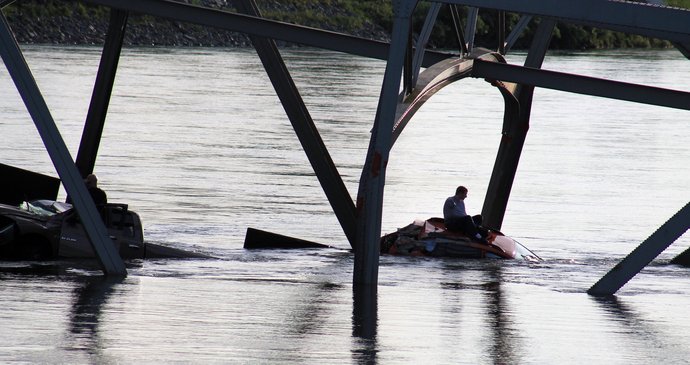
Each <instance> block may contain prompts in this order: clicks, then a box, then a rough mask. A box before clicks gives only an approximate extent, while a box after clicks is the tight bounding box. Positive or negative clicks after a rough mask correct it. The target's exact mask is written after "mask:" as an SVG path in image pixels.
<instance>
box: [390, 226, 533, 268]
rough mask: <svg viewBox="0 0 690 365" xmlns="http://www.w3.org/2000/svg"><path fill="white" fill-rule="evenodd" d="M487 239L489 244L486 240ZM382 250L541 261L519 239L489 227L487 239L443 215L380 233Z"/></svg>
mask: <svg viewBox="0 0 690 365" xmlns="http://www.w3.org/2000/svg"><path fill="white" fill-rule="evenodd" d="M487 243H488V244H487ZM380 248H381V254H391V255H406V256H432V257H458V258H496V259H522V260H529V261H541V258H540V257H539V256H537V255H536V254H535V253H534V252H532V251H530V250H529V249H528V248H527V247H525V246H523V245H522V244H521V243H520V242H518V241H516V240H514V239H512V238H510V237H508V236H505V235H503V234H502V233H501V232H497V231H491V230H489V234H488V236H487V237H486V242H479V241H478V240H476V239H471V238H469V237H468V236H467V235H465V234H463V233H460V232H454V231H449V230H448V229H446V226H445V223H444V221H443V218H429V219H427V220H424V221H422V220H416V221H414V222H413V223H411V224H409V225H407V226H405V227H403V228H400V229H398V230H397V231H396V232H393V233H389V234H386V235H384V236H383V237H381V241H380Z"/></svg>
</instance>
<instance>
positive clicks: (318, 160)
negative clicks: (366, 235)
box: [237, 0, 356, 246]
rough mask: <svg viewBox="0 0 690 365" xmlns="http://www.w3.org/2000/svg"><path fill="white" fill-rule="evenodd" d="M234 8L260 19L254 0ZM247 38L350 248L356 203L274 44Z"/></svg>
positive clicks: (352, 242)
mask: <svg viewBox="0 0 690 365" xmlns="http://www.w3.org/2000/svg"><path fill="white" fill-rule="evenodd" d="M237 6H238V7H239V9H240V11H242V12H244V13H246V14H248V15H252V16H261V15H260V13H259V9H258V8H257V7H256V3H254V1H253V0H242V1H239V2H237ZM249 37H250V38H251V40H252V44H254V48H255V49H256V52H257V54H258V55H259V58H261V62H262V63H263V65H264V69H265V70H266V73H267V74H268V77H269V78H270V79H271V83H272V84H273V88H274V89H275V90H276V94H278V97H279V98H280V102H281V103H282V105H283V109H285V113H286V114H287V116H288V118H289V119H290V123H292V128H293V129H294V130H295V133H296V134H297V138H298V139H299V141H300V143H301V144H302V148H304V152H305V153H306V154H307V158H308V159H309V162H310V163H311V165H312V168H313V169H314V172H315V173H316V177H317V178H318V179H319V182H320V183H321V187H322V188H323V190H324V192H325V193H326V197H327V198H328V201H329V202H330V204H331V207H332V208H333V212H334V213H335V215H336V217H337V218H338V221H339V222H340V225H341V227H342V228H343V231H344V232H345V236H347V239H348V241H350V245H353V246H354V242H355V229H356V216H355V214H356V213H355V204H354V203H353V201H352V198H351V197H350V193H349V192H348V191H347V188H346V187H345V183H343V180H342V179H341V177H340V173H338V169H337V167H336V166H335V164H334V163H333V160H332V159H331V156H330V154H329V153H328V149H327V148H326V145H325V144H324V143H323V140H322V139H321V136H320V135H319V131H318V130H317V128H316V125H315V124H314V121H313V120H312V118H311V115H309V111H308V110H307V107H306V106H305V105H304V101H303V100H302V97H301V96H300V94H299V91H298V90H297V86H295V83H294V82H293V80H292V77H291V76H290V72H289V71H288V69H287V67H286V66H285V62H283V58H282V57H281V56H280V52H279V51H278V47H276V44H275V41H273V40H272V39H268V38H263V37H258V36H253V35H250V36H249Z"/></svg>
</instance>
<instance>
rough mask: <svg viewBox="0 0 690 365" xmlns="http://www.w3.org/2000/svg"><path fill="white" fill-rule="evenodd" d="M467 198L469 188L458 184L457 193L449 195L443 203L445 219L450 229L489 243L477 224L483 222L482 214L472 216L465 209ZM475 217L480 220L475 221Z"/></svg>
mask: <svg viewBox="0 0 690 365" xmlns="http://www.w3.org/2000/svg"><path fill="white" fill-rule="evenodd" d="M465 198H467V188H466V187H464V186H458V188H457V189H455V195H453V196H451V197H448V199H446V202H445V204H443V220H444V221H445V224H446V228H447V229H448V230H449V231H457V232H463V233H465V234H467V235H468V236H470V237H471V238H476V239H477V240H478V241H479V242H482V243H487V244H488V242H487V241H486V239H485V238H484V237H483V236H482V235H481V234H480V233H479V229H478V227H477V224H479V223H481V216H480V215H477V216H475V217H474V218H473V217H470V216H469V215H468V214H467V212H466V211H465ZM475 219H476V220H478V221H479V223H478V222H475Z"/></svg>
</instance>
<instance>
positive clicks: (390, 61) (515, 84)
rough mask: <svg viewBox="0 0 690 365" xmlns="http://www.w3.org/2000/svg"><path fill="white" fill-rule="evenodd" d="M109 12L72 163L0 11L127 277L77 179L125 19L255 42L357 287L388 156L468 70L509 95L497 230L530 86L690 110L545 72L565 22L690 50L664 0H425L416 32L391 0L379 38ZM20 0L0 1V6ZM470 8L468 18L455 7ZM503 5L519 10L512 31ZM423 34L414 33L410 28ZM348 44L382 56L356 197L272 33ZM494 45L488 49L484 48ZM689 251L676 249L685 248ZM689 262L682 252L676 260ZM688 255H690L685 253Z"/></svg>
mask: <svg viewBox="0 0 690 365" xmlns="http://www.w3.org/2000/svg"><path fill="white" fill-rule="evenodd" d="M84 2H86V3H90V4H95V5H102V6H105V7H107V8H109V9H110V23H109V28H108V32H107V34H106V41H105V44H104V47H103V53H102V58H101V63H100V66H99V69H98V74H97V79H96V84H95V86H94V91H93V95H92V99H91V105H90V108H89V111H88V114H87V116H86V121H85V126H84V133H83V136H82V140H81V144H80V147H79V152H78V154H77V157H76V160H73V159H72V157H71V156H70V155H69V152H68V151H67V148H66V146H65V143H64V141H63V140H62V137H61V135H60V132H59V131H58V129H57V127H56V126H55V122H54V121H53V118H52V116H51V113H50V110H49V109H48V107H47V105H46V104H45V101H44V100H43V97H42V94H41V92H40V90H39V88H38V86H37V85H36V83H35V81H34V79H33V76H32V74H31V71H30V70H29V68H28V66H27V65H26V62H25V61H24V57H23V55H22V52H21V49H20V47H19V45H18V44H17V42H16V40H15V38H14V35H13V33H12V29H11V28H10V26H9V24H8V22H7V20H6V19H5V17H4V14H2V15H0V53H1V55H2V59H3V61H4V63H5V66H6V67H7V69H8V70H9V73H10V75H11V76H12V79H13V80H14V82H15V85H16V87H17V89H18V91H19V93H20V94H21V96H22V98H23V100H24V102H25V104H26V107H27V109H28V110H29V113H30V114H31V117H32V118H33V120H34V123H35V124H36V127H37V129H38V130H39V133H40V135H41V138H42V139H43V141H44V144H45V146H46V149H47V151H48V153H49V154H50V157H51V159H52V161H53V164H54V165H55V168H56V170H57V172H58V174H59V176H60V179H61V181H62V183H63V184H64V187H65V190H66V191H67V193H68V194H69V195H70V196H71V197H72V200H73V202H74V205H75V208H76V209H77V210H78V211H79V213H80V216H81V217H83V218H84V225H85V227H86V229H87V233H88V235H89V237H90V238H91V240H92V244H93V246H94V249H95V251H96V252H97V254H98V257H99V261H100V262H101V265H102V268H103V271H104V272H105V273H106V274H109V275H125V274H126V270H125V266H124V264H123V263H122V260H121V259H120V257H119V256H118V253H117V252H114V250H113V245H112V244H110V239H109V238H108V236H107V233H106V231H105V228H104V227H103V224H102V222H101V221H100V220H99V219H98V214H97V213H96V210H95V206H94V204H93V202H92V201H91V199H90V198H89V197H88V196H89V195H88V193H87V192H86V189H85V186H84V185H83V183H81V180H82V177H83V176H85V175H87V174H89V173H91V172H92V171H93V169H94V165H95V161H96V156H97V154H98V147H99V143H100V139H101V134H102V131H103V126H104V123H105V117H106V114H107V110H108V103H109V98H110V94H111V91H112V88H113V85H114V81H115V74H116V72H117V65H118V60H119V57H120V51H121V49H122V44H123V38H124V34H125V33H126V29H127V22H128V17H129V15H130V14H131V13H138V14H146V15H151V16H155V17H161V18H166V19H171V20H175V21H182V22H189V23H194V24H198V25H202V26H207V27H214V28H221V29H226V30H230V31H235V32H241V33H246V34H248V35H249V37H250V38H251V40H252V43H253V45H254V47H255V48H256V51H257V54H258V56H259V57H260V59H261V61H262V63H263V65H264V68H265V70H266V73H267V74H268V76H269V78H270V80H271V83H272V84H273V86H274V88H275V91H276V93H277V95H278V96H279V98H280V100H281V102H282V104H283V107H284V109H285V112H286V114H287V116H288V118H289V119H290V122H291V123H292V126H293V128H294V130H295V132H296V134H297V137H298V139H299V140H300V142H301V144H302V146H303V148H304V151H305V153H306V154H307V157H308V159H309V162H310V163H311V165H312V167H313V169H314V171H315V173H316V176H317V177H318V179H319V182H320V183H321V186H322V187H323V189H324V192H325V193H326V196H327V198H328V201H329V203H330V204H331V206H332V208H333V211H334V213H335V215H336V216H337V218H338V221H339V222H340V224H341V226H342V229H343V232H344V233H345V236H346V237H347V239H348V241H349V242H350V244H351V245H352V247H353V248H354V252H355V270H354V278H353V281H354V283H355V284H376V283H377V281H378V263H379V247H378V246H379V237H380V234H381V218H382V217H381V215H382V205H383V191H384V188H385V176H386V165H387V161H388V158H389V154H390V151H391V148H392V146H393V144H394V143H395V141H396V139H397V137H398V136H399V135H400V133H402V132H403V130H404V128H405V126H406V125H407V124H408V123H409V122H410V121H411V120H412V118H413V116H414V113H415V112H416V111H417V110H418V109H419V108H420V106H421V105H422V104H423V103H424V102H425V101H427V100H429V99H430V98H431V97H433V95H434V94H435V93H436V92H437V91H438V90H440V89H442V88H443V87H445V86H446V85H448V84H450V83H453V82H456V81H459V80H462V79H463V78H466V77H474V78H483V79H486V80H487V81H489V82H491V84H492V85H494V86H495V87H496V88H497V89H498V91H499V92H500V93H501V95H502V96H503V99H504V123H503V129H502V131H501V133H502V134H503V139H502V141H501V143H500V146H499V148H498V152H497V157H496V162H495V165H494V168H493V173H492V176H491V180H490V183H489V186H488V189H487V197H486V198H485V201H484V205H483V209H482V215H483V216H484V217H485V223H486V225H487V226H488V227H490V228H494V229H500V228H501V225H502V222H503V218H504V215H505V211H506V206H507V203H508V200H509V197H510V192H511V188H512V184H513V180H514V178H515V175H516V171H517V166H518V163H519V160H520V155H521V152H522V149H523V145H524V143H525V137H526V134H527V131H528V129H529V119H530V110H531V105H532V99H533V92H534V89H535V87H543V88H551V89H557V90H562V91H566V92H574V93H581V94H587V95H595V96H600V97H607V98H614V99H619V100H626V101H631V102H638V103H646V104H650V105H659V106H664V107H670V108H677V109H685V110H690V93H688V92H682V91H676V90H669V89H662V88H657V87H654V86H653V85H636V84H631V83H625V82H620V81H612V80H605V79H595V78H591V77H585V76H582V75H576V74H564V73H559V72H555V71H549V70H543V69H541V66H542V63H543V60H544V58H545V57H546V52H547V50H548V48H549V43H550V40H551V36H552V34H553V32H554V28H555V26H556V24H557V23H558V22H562V23H571V24H579V25H585V26H590V27H595V28H603V29H610V30H614V31H620V32H624V33H630V34H637V35H641V36H645V37H654V38H659V39H664V40H668V41H670V42H672V44H673V45H674V46H675V47H676V48H677V49H678V50H679V51H680V52H681V53H682V54H683V55H685V56H686V57H687V58H690V26H688V24H690V10H687V9H679V8H672V7H667V6H662V5H658V4H647V3H642V2H627V1H613V0H581V1H576V2H567V1H560V0H542V1H538V2H525V1H515V0H441V1H433V2H429V5H430V6H428V7H427V9H428V11H427V13H426V14H425V16H426V21H425V22H424V24H423V26H422V27H421V29H412V27H411V17H412V15H413V13H414V12H415V11H419V8H418V7H417V5H418V3H419V2H421V1H418V0H393V1H392V6H393V11H394V24H393V29H392V33H391V37H390V39H391V41H390V43H388V42H380V41H374V40H370V39H364V38H358V37H353V36H350V35H347V34H342V33H337V32H332V31H325V30H322V29H316V28H310V27H305V26H300V25H294V24H287V23H282V22H277V21H273V20H270V19H266V18H264V17H262V16H261V13H260V11H259V9H258V7H257V6H256V4H255V2H254V0H239V1H236V4H235V5H236V7H237V8H238V11H239V12H231V11H226V10H219V9H212V8H206V7H201V6H195V5H190V4H186V3H182V2H176V1H167V0H84ZM12 3H13V1H11V0H5V1H0V7H2V8H5V7H6V6H12ZM461 7H462V10H464V12H465V13H466V15H467V16H466V18H465V19H464V27H462V26H460V25H461V24H462V21H463V19H461V18H460V16H459V14H460V12H459V10H458V9H461ZM480 10H481V11H484V10H490V11H493V12H496V13H497V14H498V21H497V22H496V26H497V27H499V29H498V31H497V34H499V36H498V39H497V40H496V43H495V44H494V46H490V47H488V46H486V45H483V46H484V47H487V48H482V47H480V45H478V44H476V42H475V33H476V29H477V16H478V13H479V11H480ZM441 11H449V12H450V14H451V17H452V18H453V20H454V24H455V25H456V27H455V30H456V38H457V40H458V50H457V51H456V52H438V51H434V50H429V49H427V43H428V40H429V37H430V35H431V33H432V32H433V27H434V24H435V23H436V21H437V18H438V15H439V12H441ZM506 13H515V14H519V15H520V20H519V21H518V22H517V23H516V24H514V25H512V27H511V29H510V30H509V29H508V27H507V24H506V21H505V19H506V17H505V14H506ZM531 22H534V23H537V24H538V27H537V31H536V32H535V34H534V36H533V38H532V40H531V46H530V48H529V53H528V55H527V57H526V60H525V62H524V64H523V65H513V64H508V63H506V60H505V58H504V57H503V56H504V55H505V54H506V52H509V51H510V49H511V47H512V46H513V45H514V43H515V41H516V39H517V38H518V37H520V36H523V33H524V31H525V29H526V27H527V25H528V24H530V23H531ZM413 33H414V34H416V37H412V34H413ZM276 40H281V41H288V42H294V43H299V44H303V45H308V46H314V47H319V48H324V49H330V50H335V51H339V52H345V53H349V54H353V55H358V56H363V57H370V58H376V59H382V60H386V61H387V66H386V69H385V74H384V81H383V84H382V89H381V95H380V99H379V104H378V111H377V114H376V118H375V120H374V121H373V124H372V135H371V139H370V144H369V149H368V152H367V156H366V162H365V164H364V168H363V170H362V175H361V179H360V183H359V190H358V192H357V199H356V201H353V200H352V198H351V195H350V193H349V192H348V191H347V189H346V187H345V184H344V183H343V181H342V178H341V176H340V174H339V173H338V170H337V168H336V166H335V164H334V163H333V161H332V159H331V157H330V154H329V151H328V150H327V148H326V146H325V145H324V143H323V141H322V140H321V137H320V135H319V132H318V130H317V128H316V126H315V124H314V122H313V120H312V118H311V116H310V114H309V111H308V109H307V107H306V106H305V105H304V102H303V101H302V98H301V96H300V94H299V91H298V90H297V87H296V86H295V84H294V82H293V81H292V78H291V75H290V73H289V71H288V69H287V67H286V66H285V64H284V62H283V59H282V57H281V54H280V50H279V49H278V47H277V46H276V43H275V41H276ZM489 48H491V49H489ZM689 226H690V210H688V207H687V206H686V207H685V208H683V209H681V211H679V213H678V214H677V215H676V216H674V217H672V218H671V219H670V220H669V222H667V223H666V224H665V225H663V226H662V227H660V230H659V231H658V232H661V233H658V234H657V233H655V234H653V235H651V236H650V237H649V238H648V239H647V240H646V241H645V242H644V243H643V244H642V245H641V246H640V249H638V250H636V251H635V252H633V254H631V256H630V257H629V258H628V259H626V260H624V261H623V262H622V263H621V264H619V265H618V266H617V267H616V268H615V269H614V270H612V272H611V273H609V274H608V275H607V276H605V277H604V278H602V280H601V281H600V282H599V283H597V284H596V285H595V286H594V287H592V289H591V290H590V293H591V294H596V295H606V294H613V293H615V292H616V291H617V290H618V289H619V288H620V287H621V286H622V285H624V284H625V282H627V280H629V279H630V278H631V277H632V276H634V275H635V274H636V273H637V272H639V271H640V270H641V269H642V268H643V267H644V266H645V265H646V264H648V263H649V262H650V261H651V260H653V259H654V257H656V255H658V254H659V253H660V252H661V251H663V249H665V248H666V247H668V246H669V245H670V244H672V243H673V242H674V241H675V240H676V239H677V238H678V237H679V236H681V235H682V234H683V233H684V232H685V231H686V230H687V229H688V227H689ZM688 255H690V254H688V252H687V251H686V253H684V254H682V255H681V256H683V257H687V256H688ZM678 261H679V262H682V261H683V260H682V258H681V259H679V260H678ZM686 261H687V260H686Z"/></svg>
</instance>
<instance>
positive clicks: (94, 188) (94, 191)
mask: <svg viewBox="0 0 690 365" xmlns="http://www.w3.org/2000/svg"><path fill="white" fill-rule="evenodd" d="M84 182H85V183H86V188H87V189H88V190H89V194H91V198H92V199H93V202H94V203H96V206H99V205H105V204H107V203H108V196H107V195H106V194H105V191H103V190H101V189H100V188H99V187H98V178H97V177H96V175H94V174H89V175H88V176H86V179H84Z"/></svg>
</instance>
